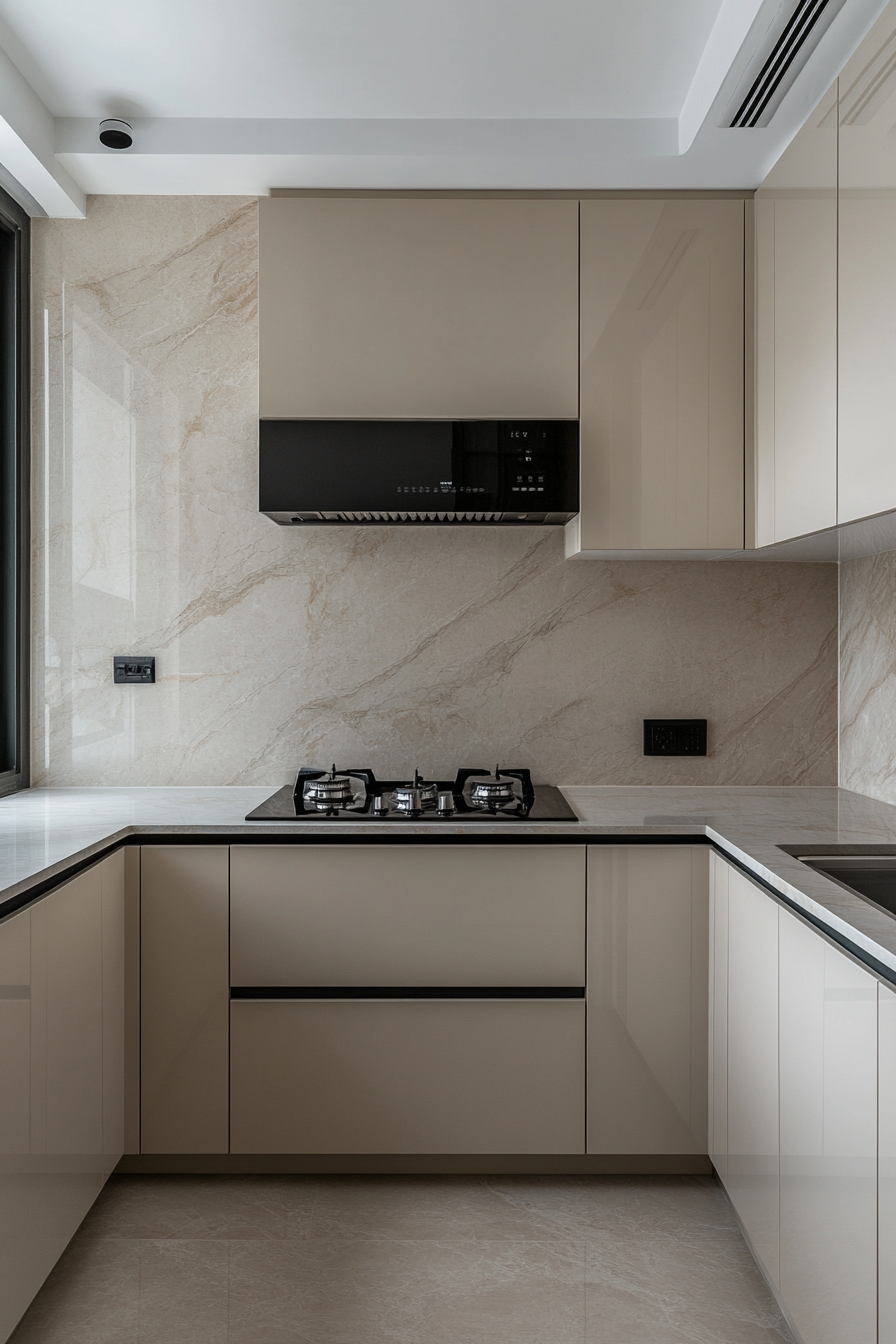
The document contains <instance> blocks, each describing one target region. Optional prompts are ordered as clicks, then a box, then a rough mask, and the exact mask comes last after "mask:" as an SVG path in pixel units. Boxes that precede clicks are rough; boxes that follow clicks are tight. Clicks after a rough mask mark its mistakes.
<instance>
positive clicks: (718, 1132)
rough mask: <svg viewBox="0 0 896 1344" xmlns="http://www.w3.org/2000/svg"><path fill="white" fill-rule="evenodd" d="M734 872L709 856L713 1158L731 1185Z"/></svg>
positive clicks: (722, 1178) (713, 854)
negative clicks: (730, 988)
mask: <svg viewBox="0 0 896 1344" xmlns="http://www.w3.org/2000/svg"><path fill="white" fill-rule="evenodd" d="M730 874H731V869H730V867H729V866H728V864H727V863H726V862H725V860H724V859H722V858H720V857H719V855H718V854H716V852H715V851H714V850H713V851H712V852H711V853H710V856H709V1080H708V1086H707V1093H708V1099H709V1117H708V1120H709V1133H708V1140H709V1144H708V1146H709V1157H710V1161H711V1162H712V1164H713V1166H714V1167H715V1169H716V1171H717V1173H718V1176H719V1180H720V1181H721V1182H722V1184H723V1185H727V1183H728V886H729V878H730Z"/></svg>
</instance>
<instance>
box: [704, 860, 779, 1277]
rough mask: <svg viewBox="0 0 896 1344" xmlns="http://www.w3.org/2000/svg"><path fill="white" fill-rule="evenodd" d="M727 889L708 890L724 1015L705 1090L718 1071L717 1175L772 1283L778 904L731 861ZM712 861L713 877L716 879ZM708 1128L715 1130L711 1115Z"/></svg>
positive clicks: (775, 1266)
mask: <svg viewBox="0 0 896 1344" xmlns="http://www.w3.org/2000/svg"><path fill="white" fill-rule="evenodd" d="M724 869H725V870H727V871H726V873H725V876H726V878H727V893H724V887H723V888H722V892H723V893H724V894H723V895H722V896H721V898H720V897H719V895H718V892H719V887H718V885H717V886H716V890H715V891H714V892H713V904H714V905H715V906H716V908H717V911H718V908H719V906H720V905H722V904H723V903H726V904H727V916H728V919H727V933H728V937H727V940H725V941H723V939H722V937H721V936H720V932H721V931H720V929H719V924H718V918H717V920H716V929H715V933H716V936H715V939H714V947H713V956H714V960H715V961H716V966H715V967H714V980H718V978H719V977H720V976H724V977H726V978H727V990H728V992H727V1022H726V1024H725V1025H726V1028H727V1031H726V1035H725V1037H724V1042H723V1040H722V1038H721V1023H720V1022H718V1020H717V1021H716V1022H714V1032H713V1053H714V1061H713V1072H714V1079H713V1082H714V1086H713V1092H712V1096H713V1097H715V1096H716V1095H717V1094H718V1092H719V1091H720V1090H721V1078H718V1077H717V1076H716V1071H717V1070H720V1069H721V1070H724V1074H725V1076H726V1087H725V1112H726V1114H725V1121H726V1130H727V1145H726V1146H727V1161H726V1170H725V1172H724V1174H723V1173H722V1172H720V1173H719V1174H720V1175H723V1179H724V1183H725V1188H726V1190H727V1191H728V1194H729V1196H730V1198H731V1202H732V1204H733V1205H734V1207H735V1209H736V1211H737V1214H738V1217H739V1218H740V1220H741V1223H742V1224H743V1227H744V1230H745V1232H746V1234H747V1236H748V1237H749V1239H750V1243H751V1245H752V1248H753V1250H754V1252H755V1254H756V1255H757V1257H758V1258H759V1260H760V1261H761V1263H762V1266H763V1268H764V1269H765V1272H766V1274H767V1276H768V1278H769V1279H770V1281H771V1282H772V1283H773V1284H774V1285H775V1286H776V1287H777V1286H778V1283H779V1248H778V1208H779V1190H778V1163H779V1143H778V1120H779V1104H778V907H777V904H776V903H775V901H774V900H772V898H771V897H770V896H769V895H768V894H767V893H766V892H765V891H763V890H761V889H760V888H759V887H757V886H755V885H754V884H753V883H752V882H750V881H749V880H748V879H747V878H746V877H744V875H743V874H742V873H741V872H740V871H739V870H738V869H736V868H734V867H731V866H730V865H724ZM719 871H720V869H719V866H718V865H717V867H716V873H715V878H716V883H717V884H718V879H719ZM711 1128H712V1129H713V1130H714V1129H715V1124H714V1120H711Z"/></svg>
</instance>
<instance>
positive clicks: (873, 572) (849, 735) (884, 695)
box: [840, 551, 896, 803]
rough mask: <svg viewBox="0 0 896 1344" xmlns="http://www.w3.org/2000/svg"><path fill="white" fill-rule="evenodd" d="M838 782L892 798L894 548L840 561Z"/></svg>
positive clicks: (895, 799) (895, 783) (895, 756)
mask: <svg viewBox="0 0 896 1344" xmlns="http://www.w3.org/2000/svg"><path fill="white" fill-rule="evenodd" d="M840 783H841V785H842V786H843V788H845V789H855V790H856V792H857V793H867V794H870V796H871V797H872V798H880V799H881V800H882V801H883V802H885V803H896V551H888V552H886V553H885V554H883V555H873V556H869V557H867V558H866V559H863V560H848V561H846V562H845V563H843V564H841V566H840Z"/></svg>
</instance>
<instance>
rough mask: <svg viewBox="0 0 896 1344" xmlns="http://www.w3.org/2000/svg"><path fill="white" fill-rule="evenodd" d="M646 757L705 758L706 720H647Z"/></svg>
mask: <svg viewBox="0 0 896 1344" xmlns="http://www.w3.org/2000/svg"><path fill="white" fill-rule="evenodd" d="M644 755H645V756H705V755H706V719H645V720H644Z"/></svg>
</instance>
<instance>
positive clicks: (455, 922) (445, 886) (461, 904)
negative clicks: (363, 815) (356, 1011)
mask: <svg viewBox="0 0 896 1344" xmlns="http://www.w3.org/2000/svg"><path fill="white" fill-rule="evenodd" d="M230 872H231V893H230V899H231V983H232V984H234V985H268V986H270V985H288V986H297V985H305V986H311V985H313V986H327V985H329V986H334V985H335V986H338V985H354V986H357V985H377V986H403V987H407V986H413V985H443V986H445V985H450V986H479V987H483V986H485V987H493V986H501V985H514V986H530V987H531V986H551V985H554V986H557V985H579V986H581V985H584V983H585V980H584V974H585V848H584V846H583V845H516V846H512V847H511V846H507V845H457V844H454V845H450V844H449V845H409V844H398V845H382V846H380V845H358V846H355V845H340V846H334V845H265V846H263V847H262V846H259V845H234V846H233V848H232V849H231V858H230Z"/></svg>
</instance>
